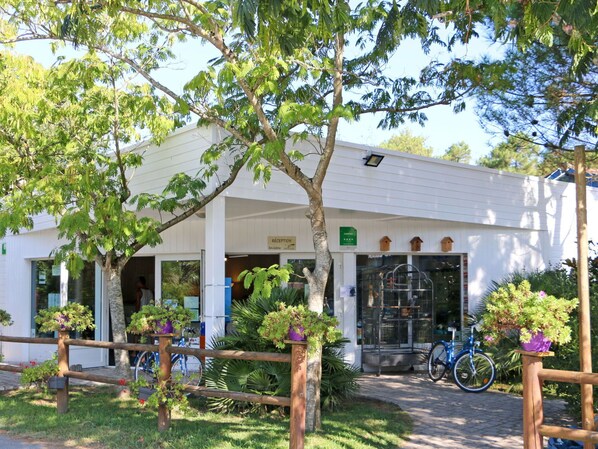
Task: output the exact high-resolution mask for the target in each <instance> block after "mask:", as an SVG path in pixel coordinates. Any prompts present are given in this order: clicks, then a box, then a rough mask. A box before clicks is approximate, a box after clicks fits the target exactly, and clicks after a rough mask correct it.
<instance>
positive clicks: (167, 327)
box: [156, 320, 174, 334]
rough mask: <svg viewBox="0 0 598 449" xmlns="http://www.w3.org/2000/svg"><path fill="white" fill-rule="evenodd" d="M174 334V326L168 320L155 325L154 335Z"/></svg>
mask: <svg viewBox="0 0 598 449" xmlns="http://www.w3.org/2000/svg"><path fill="white" fill-rule="evenodd" d="M173 332H174V326H173V325H172V321H170V320H168V321H166V322H165V323H164V322H157V323H156V334H172V333H173Z"/></svg>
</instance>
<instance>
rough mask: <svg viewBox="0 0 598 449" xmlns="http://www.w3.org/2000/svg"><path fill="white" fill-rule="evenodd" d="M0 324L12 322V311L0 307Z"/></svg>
mask: <svg viewBox="0 0 598 449" xmlns="http://www.w3.org/2000/svg"><path fill="white" fill-rule="evenodd" d="M0 324H1V325H2V326H10V325H11V324H12V317H11V316H10V313H8V312H7V311H6V310H3V309H0Z"/></svg>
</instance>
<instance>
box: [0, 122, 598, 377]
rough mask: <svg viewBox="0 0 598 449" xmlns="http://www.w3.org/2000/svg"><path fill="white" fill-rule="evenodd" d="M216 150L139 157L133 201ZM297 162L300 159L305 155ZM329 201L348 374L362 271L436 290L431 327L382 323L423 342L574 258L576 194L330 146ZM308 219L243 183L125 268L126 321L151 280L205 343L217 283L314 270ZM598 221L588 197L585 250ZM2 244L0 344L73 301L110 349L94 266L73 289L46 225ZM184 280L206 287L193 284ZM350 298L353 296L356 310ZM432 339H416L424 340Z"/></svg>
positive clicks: (187, 141)
mask: <svg viewBox="0 0 598 449" xmlns="http://www.w3.org/2000/svg"><path fill="white" fill-rule="evenodd" d="M218 139H219V134H218V132H217V130H214V129H207V128H206V129H198V128H195V127H193V126H191V127H187V128H184V129H182V130H179V131H178V132H176V133H174V134H173V135H172V136H171V137H169V138H168V139H167V140H166V142H164V143H163V144H162V146H161V147H159V148H158V147H155V146H153V145H150V144H146V145H144V146H142V147H141V148H140V151H143V152H144V153H145V162H144V165H143V167H142V168H141V169H138V170H137V173H136V174H135V177H134V190H135V191H136V192H142V191H145V192H153V191H156V192H157V191H161V190H162V188H163V186H164V185H165V183H166V182H167V180H168V179H169V178H170V177H171V175H173V174H174V173H177V172H180V171H186V172H188V173H191V174H195V173H196V172H197V170H198V168H199V155H200V153H201V152H202V151H203V150H204V149H206V148H207V147H209V146H210V145H211V144H212V143H214V142H216V141H217V140H218ZM305 149H306V151H309V149H310V147H309V146H308V144H305ZM372 150H373V151H375V152H376V153H378V154H381V155H384V156H385V157H384V160H383V161H382V163H381V164H380V165H379V166H378V167H375V168H374V167H368V166H365V165H364V157H365V156H366V155H367V154H368V153H369V152H371V151H372ZM304 164H305V167H306V169H307V170H309V167H310V166H315V160H314V159H313V158H310V157H307V158H306V160H305V161H304ZM324 193H325V206H326V217H327V225H328V236H329V242H330V248H331V251H332V255H333V258H334V266H333V274H332V276H331V281H330V284H329V289H328V304H329V306H330V308H331V309H332V310H333V312H334V314H335V315H336V316H337V317H338V319H339V321H340V326H341V328H342V330H343V331H344V334H345V336H346V337H348V338H349V339H350V340H351V343H350V344H349V345H348V346H347V347H346V351H345V352H346V357H347V360H348V361H350V362H353V363H355V364H358V365H359V364H360V363H361V345H360V344H358V341H357V340H358V334H359V336H360V337H361V335H362V333H364V334H363V341H360V342H359V343H362V342H364V343H371V342H372V341H371V338H372V332H373V328H372V324H371V323H368V319H369V318H368V317H370V316H371V315H368V313H369V312H368V311H367V310H366V309H367V308H368V307H369V306H372V303H370V304H369V305H368V298H366V296H367V295H368V293H367V292H368V288H371V287H369V286H368V285H365V284H364V283H365V282H366V281H365V277H363V273H366V272H368V270H367V269H366V270H365V271H364V268H366V267H372V266H379V265H386V266H391V265H397V264H410V265H412V266H415V267H417V268H419V269H420V270H421V271H422V272H423V273H424V274H426V275H428V276H429V278H430V281H431V285H432V289H431V290H430V292H428V293H426V294H429V298H428V299H430V300H431V301H432V303H433V308H432V310H431V313H423V312H422V311H421V310H420V311H419V312H418V311H417V310H416V312H415V315H414V312H413V311H412V312H408V311H405V314H403V315H401V313H403V312H399V310H398V309H397V310H395V311H393V310H392V307H390V308H386V309H384V308H383V309H384V310H385V311H384V313H385V314H386V317H387V318H392V317H395V318H397V319H403V318H405V320H406V321H405V322H404V323H403V324H402V325H405V326H407V324H408V321H410V320H411V319H413V318H418V317H419V318H420V319H421V320H424V319H427V320H428V321H429V322H430V323H429V324H427V325H426V326H427V327H426V332H429V333H431V331H432V329H436V330H438V329H441V328H443V327H446V325H447V324H448V322H449V321H452V320H460V319H461V317H462V315H463V313H464V312H467V311H473V310H475V307H476V305H477V304H478V302H479V299H480V297H481V296H482V295H483V293H484V292H485V290H486V288H487V287H488V285H489V284H490V282H491V281H493V280H500V279H501V278H503V277H504V276H505V275H507V274H509V273H511V272H513V271H515V270H524V269H525V270H536V269H542V268H545V267H547V266H548V265H549V264H558V263H559V262H560V261H561V260H563V259H564V258H567V257H575V255H576V246H575V244H576V231H575V186H574V185H573V184H568V183H563V182H556V181H551V180H546V179H543V178H537V177H533V176H522V175H515V174H511V173H502V172H498V171H495V170H490V169H485V168H481V167H476V166H471V165H464V164H457V163H451V162H447V161H443V160H439V159H430V158H424V157H418V156H414V155H409V154H404V153H399V152H392V151H386V150H381V149H373V148H370V147H366V146H363V145H355V144H349V143H338V145H337V149H336V152H335V155H334V158H333V161H332V164H331V166H330V168H329V171H328V175H327V178H326V182H325V187H324ZM306 205H307V197H306V195H305V193H304V192H303V190H301V189H300V188H299V187H298V186H297V185H296V184H294V182H293V181H292V180H291V179H289V178H288V177H286V176H285V175H283V174H281V173H274V174H273V176H272V180H271V181H270V182H269V183H268V184H267V185H266V186H264V185H263V184H256V183H254V182H253V175H252V173H249V172H243V173H242V174H241V175H240V176H239V178H238V179H237V181H236V182H235V184H234V185H233V186H232V187H230V188H229V189H228V190H227V191H226V192H225V194H224V195H222V196H220V197H219V198H217V199H216V200H215V201H213V202H212V203H211V204H210V205H208V206H207V207H206V208H205V211H204V212H203V213H199V214H197V216H193V217H192V218H190V219H188V220H187V221H185V222H183V223H180V224H179V225H177V226H175V227H174V228H172V229H170V230H169V231H167V232H165V233H164V235H163V240H164V242H163V243H162V244H161V245H159V246H157V247H155V248H149V247H148V248H144V249H143V250H142V251H140V252H139V254H138V255H137V256H138V257H135V258H134V259H133V260H132V261H131V262H130V263H129V265H127V268H126V271H125V273H124V281H123V291H124V294H125V301H126V308H127V311H128V313H131V312H132V309H133V307H134V306H133V302H132V298H133V295H134V289H135V286H134V284H135V280H136V279H137V277H138V276H144V277H145V278H146V279H147V281H148V286H149V287H150V288H151V289H153V290H154V294H155V297H156V298H162V297H168V296H171V295H173V293H172V292H171V290H168V289H172V288H173V285H175V284H176V285H178V286H180V285H181V283H183V284H184V285H185V286H186V287H185V288H187V290H188V291H185V292H183V293H182V294H183V295H184V296H187V299H188V301H189V304H188V305H193V304H192V303H193V301H194V298H197V296H199V297H200V300H199V303H200V305H201V310H199V311H198V313H199V314H200V315H201V316H203V319H204V321H205V323H206V334H207V340H208V341H209V339H210V337H211V336H212V335H215V334H218V333H221V332H223V329H224V327H225V314H226V312H225V291H226V287H225V278H226V277H230V278H232V279H233V281H234V280H236V276H237V275H238V273H239V272H240V271H242V270H243V269H246V268H252V267H254V266H269V265H270V264H272V263H286V262H287V261H291V262H293V263H295V265H296V266H297V267H300V266H301V265H302V264H306V263H307V264H308V263H309V260H310V259H313V247H312V239H311V232H310V226H309V221H308V220H307V218H306V217H305V213H306ZM597 215H598V189H595V188H588V217H589V223H590V226H589V229H590V238H594V239H596V238H597V235H596V232H595V227H594V228H593V227H592V226H591V225H592V223H595V221H596V218H597ZM341 228H349V229H348V230H349V231H350V234H351V231H353V230H355V231H356V242H355V241H354V240H353V239H354V238H355V235H354V231H353V234H352V236H351V235H344V239H345V241H344V243H345V244H344V245H343V244H341V241H340V239H341ZM351 228H352V229H351ZM346 231H347V229H344V230H343V231H342V232H343V234H344V233H345V232H346ZM593 231H594V232H593ZM281 237H284V238H283V239H281ZM384 237H388V239H390V241H391V242H390V248H389V250H388V251H381V242H380V240H381V239H383V238H384ZM414 237H419V238H420V240H421V241H423V242H422V243H421V248H420V250H419V251H412V247H411V244H410V241H411V240H412V239H413V238H414ZM446 237H450V240H452V248H446V247H445V248H444V251H443V248H442V246H441V241H442V240H443V239H444V238H446ZM2 243H3V245H4V246H3V251H2V254H0V283H1V285H2V286H3V288H2V289H0V308H4V309H6V310H8V311H9V312H10V313H11V314H12V316H13V319H14V324H13V325H12V326H11V327H9V328H6V329H4V330H3V333H4V334H6V335H17V336H33V335H36V334H37V332H36V329H35V325H34V322H33V317H34V316H35V314H36V312H37V310H38V309H39V308H44V307H47V306H48V304H50V305H52V304H60V303H65V302H66V301H67V300H76V301H82V302H84V303H86V304H89V305H91V306H93V308H94V311H95V316H96V323H97V325H98V326H97V329H96V331H95V338H96V339H102V340H107V339H108V338H109V319H108V316H109V315H108V302H107V300H104V297H105V285H104V282H103V280H102V276H101V271H100V270H99V268H97V267H94V266H93V264H89V266H88V267H87V268H86V270H84V273H83V276H82V277H81V278H79V279H78V280H74V279H72V278H71V279H69V276H68V271H67V270H66V269H65V268H64V267H61V266H60V265H57V266H56V265H54V264H53V262H52V261H51V260H49V254H50V253H51V251H52V250H53V249H54V248H55V247H56V245H57V240H56V229H55V223H54V220H53V219H52V218H51V217H38V218H37V219H36V223H35V229H34V230H33V231H31V232H26V233H23V234H21V235H17V236H10V237H7V238H6V239H4V241H3V242H2ZM285 248H286V249H285ZM182 261H195V263H190V262H188V263H183V262H182ZM200 266H201V268H200ZM189 270H191V271H194V270H195V271H196V272H197V273H196V274H198V275H199V274H200V273H201V276H200V277H201V281H200V283H199V284H198V282H197V280H196V279H195V280H193V279H192V276H190V275H189ZM173 272H175V273H177V276H179V278H180V277H181V276H182V277H183V279H182V281H180V282H174V283H173V280H172V279H170V278H169V279H166V277H167V276H166V275H168V276H172V273H173ZM185 276H186V277H185ZM296 281H298V282H300V281H301V280H300V279H297V280H296ZM185 282H186V283H185ZM292 285H293V286H296V287H301V285H299V284H292ZM352 286H355V287H356V289H354V290H356V292H357V294H356V296H351V294H352V291H351V290H352V289H351V288H350V287H352ZM412 293H413V292H410V293H409V298H403V299H408V300H409V301H410V304H411V305H414V304H415V305H417V301H419V300H421V299H422V298H421V295H420V297H419V298H418V297H417V295H415V296H412ZM243 295H244V292H243V291H242V287H241V285H239V284H236V285H235V286H234V287H233V289H232V296H233V298H234V299H240V298H242V296H243ZM399 296H400V295H399ZM370 299H371V298H370ZM399 301H401V298H399ZM397 305H401V306H404V305H406V304H405V303H402V304H397ZM428 312H429V311H428ZM358 324H359V325H360V329H359V330H358V329H357V327H358ZM411 326H412V324H409V326H408V327H405V328H401V329H399V328H397V329H394V331H393V332H394V333H393V335H392V336H386V337H383V339H384V340H385V341H386V343H387V344H389V345H390V344H394V345H395V346H396V347H398V346H405V347H407V346H410V347H413V343H414V340H413V339H414V336H413V335H412V333H413V332H414V328H413V327H411ZM429 335H430V334H428V336H427V337H425V339H430V338H432V337H430V336H429ZM90 337H93V336H91V335H90ZM391 340H392V341H391ZM416 340H417V338H416ZM417 341H420V342H421V338H420V340H417ZM389 347H390V346H389ZM52 350H54V348H51V347H49V346H48V347H47V346H41V345H23V344H9V343H4V344H3V352H4V354H5V356H6V359H7V360H11V361H27V360H42V359H45V358H47V357H48V356H49V354H50V352H51V351H52ZM71 361H72V363H83V364H84V365H87V366H94V365H104V364H106V363H108V353H107V352H106V351H104V350H99V349H87V348H72V350H71Z"/></svg>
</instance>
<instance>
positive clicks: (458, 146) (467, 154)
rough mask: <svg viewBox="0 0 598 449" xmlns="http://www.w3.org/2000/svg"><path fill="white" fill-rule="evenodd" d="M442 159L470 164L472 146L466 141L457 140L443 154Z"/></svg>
mask: <svg viewBox="0 0 598 449" xmlns="http://www.w3.org/2000/svg"><path fill="white" fill-rule="evenodd" d="M441 159H444V160H445V161H451V162H459V163H461V164H469V161H470V160H471V148H469V145H467V144H466V143H465V142H463V141H461V142H457V143H454V144H452V145H451V146H450V147H448V149H447V150H446V151H445V153H444V154H443V155H442V156H441Z"/></svg>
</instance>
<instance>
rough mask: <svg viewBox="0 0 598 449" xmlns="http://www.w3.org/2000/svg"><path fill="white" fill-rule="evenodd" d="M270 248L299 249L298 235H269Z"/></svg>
mask: <svg viewBox="0 0 598 449" xmlns="http://www.w3.org/2000/svg"><path fill="white" fill-rule="evenodd" d="M268 249H281V250H284V251H290V250H296V249H297V237H294V236H284V235H274V236H272V235H269V236H268Z"/></svg>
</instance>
